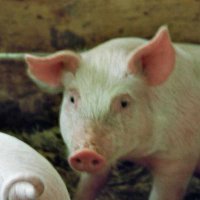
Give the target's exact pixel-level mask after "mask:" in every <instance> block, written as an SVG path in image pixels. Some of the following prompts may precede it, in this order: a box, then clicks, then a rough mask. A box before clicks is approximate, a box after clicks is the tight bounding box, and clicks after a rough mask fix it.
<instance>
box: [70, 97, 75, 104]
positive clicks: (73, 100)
mask: <svg viewBox="0 0 200 200" xmlns="http://www.w3.org/2000/svg"><path fill="white" fill-rule="evenodd" d="M70 102H71V103H73V104H74V103H75V98H74V97H73V96H70Z"/></svg>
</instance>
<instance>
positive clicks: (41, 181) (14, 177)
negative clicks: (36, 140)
mask: <svg viewBox="0 0 200 200" xmlns="http://www.w3.org/2000/svg"><path fill="white" fill-rule="evenodd" d="M0 199H1V200H36V199H37V200H70V197H69V194H68V191H67V188H66V186H65V184H64V182H63V180H62V179H61V177H60V175H59V174H58V173H57V171H56V170H55V169H54V168H53V166H52V165H51V164H50V163H49V162H48V161H47V160H46V159H45V158H44V157H43V156H41V155H40V154H39V153H37V152H36V151H35V150H34V149H33V148H31V147H30V146H28V145H27V144H25V143H24V142H22V141H20V140H18V139H17V138H15V137H12V136H9V135H6V134H4V133H0Z"/></svg>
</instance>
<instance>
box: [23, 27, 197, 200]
mask: <svg viewBox="0 0 200 200" xmlns="http://www.w3.org/2000/svg"><path fill="white" fill-rule="evenodd" d="M26 61H27V63H28V66H29V68H28V72H29V75H30V76H31V78H32V79H33V80H34V81H35V82H36V83H37V84H38V85H40V86H42V87H43V88H49V89H50V90H51V91H56V90H57V91H63V93H64V95H63V102H62V106H61V114H60V127H61V132H62V136H63V138H64V141H65V143H66V145H67V146H68V149H69V163H70V165H71V166H72V168H73V169H74V170H77V171H79V172H83V173H81V181H80V184H79V188H78V191H77V195H76V197H75V199H76V200H94V199H95V198H96V197H97V195H98V193H99V191H100V190H101V188H102V187H103V185H104V184H105V183H106V180H107V177H108V174H109V171H110V168H111V166H112V165H114V164H115V163H116V161H118V160H120V159H129V160H133V161H136V162H138V163H141V164H143V165H145V166H147V167H149V169H150V170H151V172H152V175H153V178H154V181H153V187H152V191H151V194H150V197H149V199H150V200H180V199H182V198H183V196H184V193H185V191H186V188H187V185H188V183H189V180H190V178H191V176H192V174H193V172H194V171H195V170H196V169H197V168H199V166H200V163H199V160H200V124H199V121H200V47H199V46H195V45H180V44H173V43H172V42H171V39H170V36H169V32H168V30H167V28H166V27H161V28H160V29H159V31H158V32H157V34H156V35H155V37H154V38H153V39H151V40H150V41H147V40H144V39H139V38H121V39H114V40H111V41H108V42H105V43H104V44H101V45H99V46H97V47H95V48H93V49H91V50H88V51H85V52H82V53H75V52H71V51H62V52H58V53H55V54H52V55H50V56H47V57H36V56H31V55H27V56H26ZM133 199H134V197H133Z"/></svg>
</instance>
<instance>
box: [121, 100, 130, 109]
mask: <svg viewBox="0 0 200 200" xmlns="http://www.w3.org/2000/svg"><path fill="white" fill-rule="evenodd" d="M120 105H121V107H122V108H127V107H128V105H129V102H128V101H126V100H123V101H121V102H120Z"/></svg>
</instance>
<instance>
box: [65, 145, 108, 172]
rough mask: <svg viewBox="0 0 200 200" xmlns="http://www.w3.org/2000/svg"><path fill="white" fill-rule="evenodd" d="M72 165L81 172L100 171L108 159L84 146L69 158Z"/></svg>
mask: <svg viewBox="0 0 200 200" xmlns="http://www.w3.org/2000/svg"><path fill="white" fill-rule="evenodd" d="M68 161H69V164H70V166H71V167H72V168H73V169H74V170H76V171H79V172H87V173H98V172H100V171H101V170H102V169H104V168H105V166H106V159H105V158H104V156H102V155H100V154H99V153H97V152H95V151H93V150H90V149H87V148H84V149H82V150H79V151H76V152H75V153H74V154H73V155H71V156H70V157H69V159H68Z"/></svg>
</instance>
